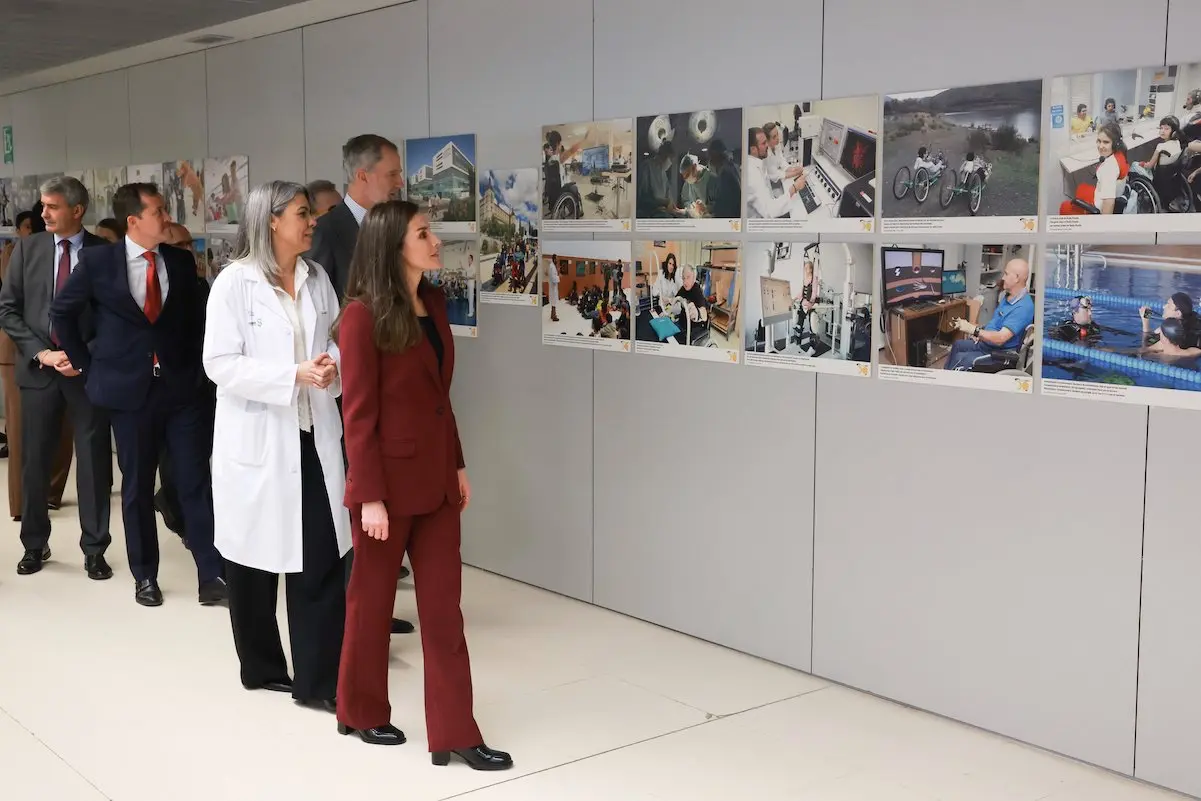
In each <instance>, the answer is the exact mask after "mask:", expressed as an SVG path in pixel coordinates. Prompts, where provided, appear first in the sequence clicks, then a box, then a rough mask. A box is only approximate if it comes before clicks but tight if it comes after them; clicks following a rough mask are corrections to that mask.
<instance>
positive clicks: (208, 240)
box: [193, 234, 234, 282]
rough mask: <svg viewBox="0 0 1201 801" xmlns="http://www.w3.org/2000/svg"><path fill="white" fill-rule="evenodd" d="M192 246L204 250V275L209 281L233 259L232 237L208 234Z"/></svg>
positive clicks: (195, 241)
mask: <svg viewBox="0 0 1201 801" xmlns="http://www.w3.org/2000/svg"><path fill="white" fill-rule="evenodd" d="M193 241H194V244H195V245H196V246H197V248H201V247H203V248H204V251H203V253H204V263H205V267H206V270H205V273H206V275H208V277H209V281H210V282H211V281H212V279H214V278H216V277H217V274H218V273H220V272H221V270H222V269H224V268H225V265H227V264H229V263H230V262H231V261H233V258H234V237H233V236H232V235H221V234H208V235H206V236H204V237H200V238H197V239H195V240H193Z"/></svg>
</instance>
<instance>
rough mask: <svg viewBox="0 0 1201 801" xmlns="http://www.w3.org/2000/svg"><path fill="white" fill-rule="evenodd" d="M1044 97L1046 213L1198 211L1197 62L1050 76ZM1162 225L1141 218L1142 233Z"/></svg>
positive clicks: (1200, 114)
mask: <svg viewBox="0 0 1201 801" xmlns="http://www.w3.org/2000/svg"><path fill="white" fill-rule="evenodd" d="M1049 99H1050V105H1051V112H1052V113H1051V119H1052V124H1051V130H1050V133H1049V134H1048V140H1047V146H1048V148H1049V151H1050V154H1051V158H1050V169H1048V172H1047V182H1046V183H1047V186H1046V200H1047V207H1048V208H1050V209H1058V213H1059V215H1061V216H1091V215H1115V214H1121V215H1146V214H1189V213H1195V212H1197V211H1201V181H1199V180H1198V176H1199V175H1201V64H1184V65H1178V66H1170V67H1164V66H1159V67H1149V68H1146V69H1131V70H1117V71H1113V72H1099V73H1092V74H1087V75H1074V76H1066V77H1060V78H1055V79H1053V80H1052V81H1051V83H1050V94H1049ZM1128 225H1129V224H1127V226H1124V227H1128ZM1186 225H1187V223H1186ZM1140 227H1141V226H1140ZM1162 227H1163V223H1162V222H1152V221H1150V220H1149V221H1148V224H1147V228H1146V230H1160V229H1161V228H1162ZM1173 227H1177V226H1173Z"/></svg>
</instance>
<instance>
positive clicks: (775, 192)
mask: <svg viewBox="0 0 1201 801" xmlns="http://www.w3.org/2000/svg"><path fill="white" fill-rule="evenodd" d="M747 115H748V118H747V125H748V128H749V130H753V131H756V136H758V137H761V141H760V143H759V147H758V148H757V146H756V143H755V142H751V141H749V140H748V142H747V148H748V153H749V155H748V159H753V160H758V161H761V162H762V163H763V169H762V170H756V169H753V168H755V167H758V166H759V165H758V164H754V163H752V162H751V161H748V167H747V185H746V196H747V207H746V216H747V218H748V219H757V218H791V219H794V220H800V219H806V218H809V217H813V218H832V217H847V218H863V217H874V216H875V214H876V130H875V128H876V126H877V125H878V124H879V117H880V107H879V100H878V99H877V98H876V97H874V96H873V97H860V98H845V99H837V100H818V101H814V102H812V103H796V104H790V105H789V104H786V105H780V106H760V107H758V108H752V109H748V110H747ZM760 131H761V132H762V133H761V134H760V133H759V132H760ZM748 136H749V132H748ZM762 145H766V147H767V151H766V153H764V151H763V150H762ZM801 176H803V177H804V180H803V181H802V182H800V183H801V188H800V189H799V190H795V191H792V190H790V186H792V187H795V186H796V184H797V183H798V182H797V178H798V177H801Z"/></svg>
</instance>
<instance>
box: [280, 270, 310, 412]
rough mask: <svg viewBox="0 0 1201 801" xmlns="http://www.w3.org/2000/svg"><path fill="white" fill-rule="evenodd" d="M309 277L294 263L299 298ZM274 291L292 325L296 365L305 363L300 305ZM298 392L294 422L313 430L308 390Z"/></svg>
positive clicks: (283, 293) (303, 387)
mask: <svg viewBox="0 0 1201 801" xmlns="http://www.w3.org/2000/svg"><path fill="white" fill-rule="evenodd" d="M308 277H309V265H308V263H307V262H305V260H304V259H297V261H296V279H295V284H293V286H294V287H295V288H296V294H297V296H298V297H299V295H300V287H301V286H303V285H304V282H305V279H307V278H308ZM272 289H274V290H275V296H276V297H278V298H279V303H280V305H281V306H283V309H284V313H285V314H287V315H288V320H289V321H290V322H291V323H292V352H293V354H294V356H295V358H296V364H298V365H299V364H300V363H302V362H304V361H305V358H304V357H305V336H304V320H303V319H302V318H301V316H300V304H299V303H297V302H296V298H294V297H292V296H291V295H289V294H288V293H287V292H285V291H284V289H283V287H278V286H275V287H272ZM299 389H300V392H299V393H298V396H297V399H296V418H297V419H296V422H297V423H298V424H299V426H300V430H301V431H312V430H313V404H312V401H310V400H309V388H308V387H307V386H305V385H304V384H301V385H300V387H299Z"/></svg>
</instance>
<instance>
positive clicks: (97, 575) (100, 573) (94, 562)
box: [83, 554, 113, 581]
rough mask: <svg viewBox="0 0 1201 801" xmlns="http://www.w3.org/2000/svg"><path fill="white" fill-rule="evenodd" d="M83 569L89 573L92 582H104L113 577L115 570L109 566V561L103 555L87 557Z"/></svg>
mask: <svg viewBox="0 0 1201 801" xmlns="http://www.w3.org/2000/svg"><path fill="white" fill-rule="evenodd" d="M83 569H84V570H86V571H87V572H88V578H90V579H91V580H92V581H104V580H105V579H111V578H112V577H113V569H112V568H111V567H109V566H108V560H106V559H105V558H104V555H103V554H96V555H95V556H85V557H84V558H83Z"/></svg>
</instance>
